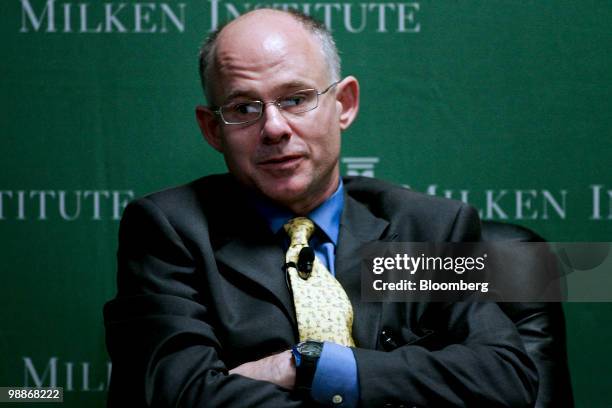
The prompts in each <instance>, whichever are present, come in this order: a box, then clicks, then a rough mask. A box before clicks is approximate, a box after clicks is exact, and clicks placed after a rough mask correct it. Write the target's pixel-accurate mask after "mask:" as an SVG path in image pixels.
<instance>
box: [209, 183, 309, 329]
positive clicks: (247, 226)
mask: <svg viewBox="0 0 612 408" xmlns="http://www.w3.org/2000/svg"><path fill="white" fill-rule="evenodd" d="M224 193H225V195H226V198H227V200H225V201H224V202H223V203H221V204H219V203H217V204H216V206H217V208H216V209H215V212H216V214H217V216H216V217H214V218H215V219H214V220H211V224H212V225H211V228H212V229H213V230H214V232H213V233H211V236H212V237H215V243H214V244H213V246H214V247H215V248H216V249H215V259H216V260H217V262H218V263H219V264H221V265H225V266H227V268H222V267H220V271H221V273H223V274H228V275H230V274H233V275H235V276H233V277H229V276H228V278H231V279H246V280H247V282H248V283H246V284H245V286H244V288H245V290H244V291H245V292H247V293H248V294H249V295H252V296H255V297H260V298H262V299H265V300H266V301H269V302H272V303H276V304H278V305H279V307H281V309H282V310H283V311H284V312H285V314H286V316H287V318H288V319H289V320H290V321H291V322H292V324H293V326H294V327H295V332H296V333H297V323H296V318H295V311H294V308H293V299H292V297H291V293H290V292H289V288H288V286H287V281H286V275H285V271H284V264H285V254H284V252H283V248H282V244H281V243H280V242H279V241H278V239H277V237H275V236H274V235H273V234H272V232H271V231H270V229H269V227H268V225H267V224H266V223H265V221H264V220H263V219H262V218H261V216H260V215H259V214H258V213H257V212H256V211H255V210H254V209H253V208H252V207H251V206H250V205H248V204H246V203H248V201H249V198H248V197H247V196H246V195H245V194H244V192H243V190H242V189H241V188H239V187H236V184H235V182H233V180H230V182H228V183H227V184H226V186H225V191H224ZM227 214H231V217H228V216H227ZM228 301H231V299H228Z"/></svg>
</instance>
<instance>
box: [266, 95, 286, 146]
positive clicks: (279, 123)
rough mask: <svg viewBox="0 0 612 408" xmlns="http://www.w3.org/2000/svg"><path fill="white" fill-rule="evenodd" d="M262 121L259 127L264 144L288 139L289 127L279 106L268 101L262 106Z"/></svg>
mask: <svg viewBox="0 0 612 408" xmlns="http://www.w3.org/2000/svg"><path fill="white" fill-rule="evenodd" d="M263 116H264V118H263V120H264V123H263V127H262V129H261V134H262V137H263V141H264V143H266V144H274V143H279V142H280V141H282V140H284V139H288V138H289V137H290V135H291V128H290V126H289V123H288V122H287V119H286V118H285V116H284V115H283V112H281V110H280V108H279V107H278V106H277V105H275V104H274V103H272V102H270V103H267V104H266V105H265V106H264V115H263Z"/></svg>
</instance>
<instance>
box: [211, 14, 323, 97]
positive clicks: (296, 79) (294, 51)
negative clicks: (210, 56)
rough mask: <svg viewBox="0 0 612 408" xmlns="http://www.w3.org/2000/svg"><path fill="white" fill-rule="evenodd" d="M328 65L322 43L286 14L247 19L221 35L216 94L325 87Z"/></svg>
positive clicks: (231, 26)
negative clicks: (300, 87) (298, 87)
mask: <svg viewBox="0 0 612 408" xmlns="http://www.w3.org/2000/svg"><path fill="white" fill-rule="evenodd" d="M328 76H329V75H328V69H327V63H326V61H325V59H324V54H323V51H322V49H321V43H320V41H319V40H318V38H317V37H316V36H315V35H314V34H313V33H311V32H310V31H308V30H307V29H306V28H305V27H304V26H303V25H302V23H300V22H299V21H297V20H295V18H293V17H292V16H289V15H286V14H285V13H279V12H274V11H272V10H267V11H266V12H264V10H262V12H261V13H252V15H247V16H243V18H240V19H238V20H235V21H234V22H232V23H230V24H229V25H228V26H227V27H226V28H225V29H224V30H223V31H222V32H221V33H220V34H219V37H218V40H217V47H216V53H215V62H214V83H213V90H214V93H215V95H216V96H217V99H220V100H221V102H223V100H224V99H227V97H228V96H229V95H233V94H235V93H245V94H248V95H252V96H262V97H263V96H268V95H269V94H270V93H275V92H280V91H282V90H284V88H291V87H296V86H300V85H301V86H305V87H313V88H318V87H322V86H326V81H327V80H328Z"/></svg>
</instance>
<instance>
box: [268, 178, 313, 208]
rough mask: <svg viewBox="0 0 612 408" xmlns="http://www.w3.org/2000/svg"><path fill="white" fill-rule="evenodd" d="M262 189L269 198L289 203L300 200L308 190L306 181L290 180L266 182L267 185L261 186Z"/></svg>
mask: <svg viewBox="0 0 612 408" xmlns="http://www.w3.org/2000/svg"><path fill="white" fill-rule="evenodd" d="M261 187H263V188H260V191H261V192H262V193H263V194H264V195H265V196H267V197H268V198H270V199H272V200H274V201H276V202H278V203H281V204H284V205H289V204H291V203H294V202H296V201H298V200H300V197H302V196H303V195H304V193H305V191H306V190H307V186H306V185H305V184H304V183H296V182H292V181H288V182H282V181H281V182H277V183H266V185H265V186H263V185H262V186H261Z"/></svg>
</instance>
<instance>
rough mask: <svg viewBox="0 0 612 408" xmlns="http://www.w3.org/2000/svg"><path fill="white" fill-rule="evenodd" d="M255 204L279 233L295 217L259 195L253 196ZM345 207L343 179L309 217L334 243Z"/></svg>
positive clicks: (272, 228)
mask: <svg viewBox="0 0 612 408" xmlns="http://www.w3.org/2000/svg"><path fill="white" fill-rule="evenodd" d="M253 204H254V206H255V208H256V209H257V211H258V212H259V213H260V214H261V215H262V216H263V217H264V219H265V220H266V222H267V223H268V226H269V227H270V229H271V230H272V232H273V233H274V234H276V233H278V232H279V231H280V230H281V229H282V228H283V225H285V224H286V223H287V221H289V220H290V219H291V218H294V217H295V214H293V213H292V212H291V211H289V210H287V209H286V208H283V207H281V206H279V205H277V204H275V203H272V202H271V201H269V200H266V199H264V198H262V197H259V196H253ZM343 208H344V185H343V184H342V179H340V182H339V183H338V188H337V189H336V191H335V192H334V194H332V195H331V196H330V197H329V198H328V199H327V200H325V201H324V202H323V203H322V204H321V205H319V206H318V207H317V208H315V209H314V210H312V211H311V212H310V213H309V214H308V215H307V217H308V218H309V219H310V220H312V222H314V223H315V224H316V225H317V227H319V229H320V230H321V231H323V232H324V233H325V235H327V237H328V238H329V239H330V241H331V242H333V244H334V245H337V244H338V234H339V231H340V216H341V215H342V209H343Z"/></svg>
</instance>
